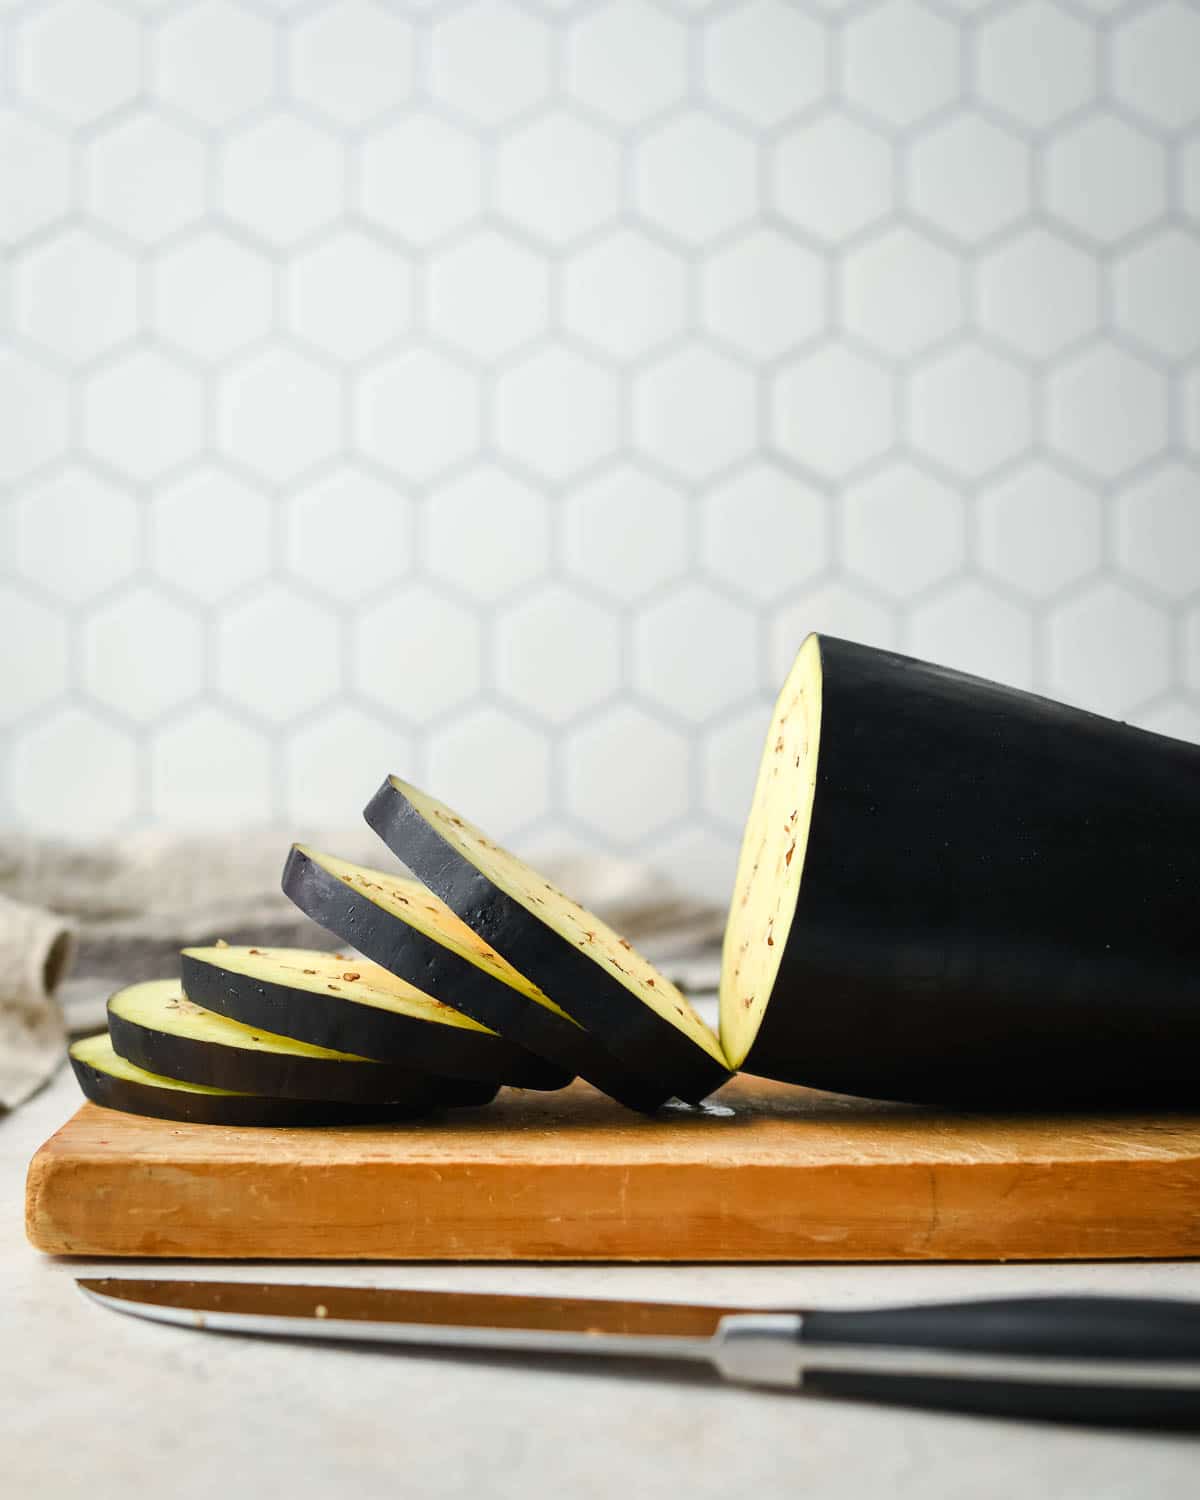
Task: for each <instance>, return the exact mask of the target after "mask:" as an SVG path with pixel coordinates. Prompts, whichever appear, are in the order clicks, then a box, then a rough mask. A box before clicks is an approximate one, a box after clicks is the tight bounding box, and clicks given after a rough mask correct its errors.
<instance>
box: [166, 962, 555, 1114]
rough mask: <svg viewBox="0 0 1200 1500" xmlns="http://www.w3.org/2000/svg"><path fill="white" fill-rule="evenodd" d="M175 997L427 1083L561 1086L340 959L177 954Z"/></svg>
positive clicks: (392, 983)
mask: <svg viewBox="0 0 1200 1500" xmlns="http://www.w3.org/2000/svg"><path fill="white" fill-rule="evenodd" d="M180 972H181V974H182V977H183V992H184V994H185V995H186V996H187V997H188V999H189V1000H192V1001H194V1002H195V1003H196V1004H197V1005H200V1006H203V1007H204V1008H205V1009H206V1010H213V1011H217V1012H218V1013H219V1014H220V1015H222V1016H228V1017H229V1019H230V1020H232V1021H240V1022H241V1023H242V1024H243V1025H244V1026H252V1027H255V1028H261V1029H262V1030H264V1031H270V1032H273V1033H274V1034H275V1035H277V1036H284V1037H292V1038H294V1039H295V1040H296V1041H301V1042H308V1043H310V1044H311V1045H312V1046H314V1047H326V1048H330V1049H332V1050H333V1051H334V1052H342V1053H346V1052H348V1053H352V1054H353V1055H355V1056H356V1057H365V1058H370V1059H371V1060H372V1061H374V1062H382V1063H398V1064H400V1065H401V1066H403V1067H406V1068H410V1069H412V1070H414V1071H417V1072H422V1073H429V1074H432V1075H434V1076H435V1077H444V1078H460V1079H470V1080H473V1081H475V1082H480V1083H491V1084H502V1083H507V1084H513V1085H515V1086H517V1087H519V1088H531V1089H557V1088H561V1087H563V1085H564V1084H566V1083H568V1082H569V1081H570V1080H569V1078H568V1077H565V1076H564V1075H563V1074H562V1073H561V1072H560V1071H559V1070H557V1069H554V1068H551V1067H549V1066H548V1065H547V1064H546V1063H544V1062H542V1060H541V1059H540V1058H537V1057H534V1056H532V1054H530V1053H528V1052H526V1051H525V1050H524V1049H523V1048H521V1047H518V1046H516V1045H515V1044H514V1043H513V1042H510V1041H507V1040H506V1039H505V1038H504V1037H502V1036H497V1034H496V1033H495V1032H494V1031H490V1030H489V1029H488V1028H487V1027H486V1026H481V1025H480V1024H479V1022H478V1021H474V1020H472V1019H471V1017H470V1016H465V1015H462V1014H461V1013H460V1012H459V1011H457V1010H455V1009H453V1008H452V1007H451V1006H449V1005H446V1004H444V1003H443V1002H441V1001H440V1000H435V999H433V998H432V997H431V996H429V995H427V994H424V993H423V992H422V991H420V990H418V989H416V988H415V987H414V986H413V985H411V984H408V983H406V982H405V981H404V980H402V979H397V978H396V976H395V975H393V974H389V973H388V972H387V971H386V970H385V969H381V968H380V967H379V965H378V964H374V963H370V962H369V961H368V960H366V959H362V958H350V957H347V956H346V955H345V954H344V953H319V952H316V951H315V950H312V949H308V948H231V947H226V946H217V947H212V948H185V949H184V950H183V952H182V953H181V955H180Z"/></svg>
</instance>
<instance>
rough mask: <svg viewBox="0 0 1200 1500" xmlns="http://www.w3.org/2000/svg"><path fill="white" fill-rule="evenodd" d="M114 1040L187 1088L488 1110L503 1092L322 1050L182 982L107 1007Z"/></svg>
mask: <svg viewBox="0 0 1200 1500" xmlns="http://www.w3.org/2000/svg"><path fill="white" fill-rule="evenodd" d="M108 1034H109V1036H110V1037H111V1039H112V1044H113V1049H114V1050H115V1052H116V1053H117V1055H118V1056H119V1057H123V1058H124V1059H125V1060H126V1061H127V1062H131V1063H133V1064H134V1065H135V1066H137V1067H139V1068H144V1069H145V1070H146V1071H147V1072H149V1073H158V1074H161V1075H163V1076H165V1077H167V1078H175V1079H178V1080H179V1081H180V1082H181V1083H201V1084H205V1085H207V1086H208V1087H210V1088H219V1089H227V1090H229V1091H231V1092H233V1093H245V1094H265V1095H268V1096H270V1097H271V1098H275V1099H326V1100H342V1101H344V1102H346V1103H361V1104H366V1103H370V1102H376V1103H383V1102H386V1101H388V1100H393V1099H400V1100H408V1099H414V1100H419V1099H422V1098H426V1097H427V1098H428V1099H429V1101H430V1103H431V1104H437V1105H443V1106H447V1107H450V1106H454V1105H460V1104H469V1105H475V1104H486V1103H488V1102H489V1101H490V1100H491V1099H494V1098H495V1096H496V1093H497V1089H498V1086H497V1085H496V1084H494V1083H475V1082H472V1081H471V1080H469V1079H455V1078H436V1077H433V1076H431V1075H427V1074H423V1073H421V1072H420V1071H419V1070H414V1069H413V1068H411V1067H402V1066H400V1065H398V1064H396V1063H381V1062H376V1061H374V1060H373V1059H370V1058H365V1057H359V1056H356V1055H355V1054H353V1053H350V1052H337V1051H334V1050H333V1049H331V1048H328V1047H316V1046H313V1045H312V1044H311V1043H310V1042H299V1041H296V1040H295V1039H294V1038H293V1037H286V1036H279V1035H277V1034H275V1033H273V1032H270V1031H262V1030H259V1029H257V1028H255V1027H253V1026H246V1025H243V1024H242V1022H240V1021H231V1020H230V1019H229V1018H228V1017H227V1016H223V1015H220V1014H218V1013H217V1012H216V1011H212V1010H205V1009H204V1008H203V1006H200V1005H197V1004H196V1003H195V1002H194V1001H192V1000H189V999H188V998H187V996H186V995H185V994H184V993H183V988H182V986H181V985H180V983H179V981H178V980H177V979H151V980H146V981H145V982H143V983H141V984H133V985H129V986H128V987H127V988H125V989H122V990H118V991H117V993H116V994H115V995H113V996H112V997H111V999H110V1000H109V1002H108Z"/></svg>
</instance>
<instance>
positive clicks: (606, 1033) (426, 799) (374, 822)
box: [364, 776, 729, 1102]
mask: <svg viewBox="0 0 1200 1500" xmlns="http://www.w3.org/2000/svg"><path fill="white" fill-rule="evenodd" d="M364 815H365V817H366V820H367V822H368V823H369V824H370V825H371V827H372V828H373V829H374V830H375V832H376V833H378V834H379V836H380V838H382V839H383V841H384V843H386V844H387V845H388V847H389V848H390V849H391V850H392V852H393V853H394V854H395V855H396V856H397V857H398V858H399V859H401V860H402V861H403V862H404V863H405V864H406V865H408V867H409V868H410V869H411V870H413V871H414V872H415V873H416V874H417V875H418V876H419V877H420V879H421V880H422V881H423V882H424V883H425V884H426V885H427V886H429V888H430V889H431V890H432V891H433V892H434V893H435V894H436V895H438V896H440V897H441V899H442V900H443V901H444V902H445V903H446V904H447V905H448V906H449V907H450V908H451V910H452V911H454V912H455V913H456V914H457V915H458V916H459V917H461V918H462V920H463V921H464V922H465V923H466V924H467V926H468V927H470V928H472V929H473V931H475V932H476V933H477V934H478V935H479V937H481V938H482V939H483V940H484V942H485V943H487V944H488V945H489V947H491V948H494V949H495V950H496V951H497V952H498V953H501V954H503V956H504V957H505V958H506V959H508V961H509V962H510V963H511V964H512V965H513V966H514V967H515V968H517V969H518V970H519V971H520V972H521V973H522V974H524V975H525V976H526V977H527V978H528V979H531V980H532V981H533V982H534V983H535V984H536V985H538V986H539V988H540V989H542V990H543V991H545V992H546V993H547V994H550V995H553V997H554V999H555V1000H556V1001H557V1002H558V1003H559V1005H561V1006H562V1007H563V1008H564V1009H565V1010H567V1011H568V1012H569V1013H570V1014H571V1015H572V1016H573V1017H574V1018H575V1020H577V1021H578V1022H579V1023H580V1025H581V1026H583V1027H585V1028H586V1029H588V1030H590V1031H593V1032H594V1033H595V1034H596V1036H597V1037H598V1038H600V1039H601V1040H602V1041H603V1043H604V1045H605V1047H606V1048H607V1049H608V1050H609V1051H610V1052H611V1053H612V1054H613V1055H614V1056H616V1057H618V1058H619V1059H620V1060H621V1062H622V1063H623V1064H624V1065H625V1066H626V1067H627V1068H628V1069H629V1071H630V1072H631V1073H634V1074H635V1075H637V1076H639V1077H641V1078H642V1079H644V1080H645V1081H646V1082H647V1083H648V1084H649V1085H650V1086H651V1088H653V1089H655V1090H661V1089H665V1090H666V1091H667V1092H668V1093H669V1094H675V1095H678V1096H679V1097H680V1098H681V1099H687V1100H690V1101H693V1102H696V1101H698V1100H700V1099H703V1098H704V1097H705V1096H706V1095H708V1094H710V1093H712V1091H713V1090H714V1089H717V1088H719V1087H720V1086H721V1084H723V1083H724V1082H725V1081H726V1080H727V1079H728V1077H729V1067H728V1065H727V1063H726V1061H725V1058H724V1055H723V1054H722V1051H721V1048H720V1044H719V1043H718V1041H717V1039H716V1037H715V1036H714V1035H713V1034H712V1032H711V1031H710V1030H709V1028H708V1027H707V1026H706V1025H705V1024H704V1022H703V1021H702V1020H701V1018H700V1017H699V1016H698V1015H697V1014H696V1012H695V1011H694V1010H693V1009H692V1007H691V1006H690V1005H689V1003H688V1001H687V1000H686V998H685V997H684V996H683V994H682V993H681V992H680V991H679V990H678V989H677V988H676V987H675V985H673V984H672V983H671V982H670V980H668V979H667V978H666V977H665V976H664V975H663V974H661V973H659V971H658V970H657V969H655V968H654V966H653V965H652V964H650V963H649V962H648V961H647V960H646V959H645V958H643V957H642V955H641V954H639V953H638V952H637V950H636V949H635V948H633V947H632V945H631V944H630V943H628V942H627V941H626V940H625V939H624V938H622V937H621V936H620V935H619V934H618V933H616V932H613V931H612V929H611V928H609V927H608V926H606V925H605V923H603V922H602V921H600V919H599V918H598V917H596V916H594V915H593V914H592V913H591V912H589V911H586V910H585V909H584V908H583V907H581V906H579V905H578V903H576V902H575V901H572V900H571V899H570V897H568V896H566V895H564V894H563V893H562V892H561V891H559V890H556V889H555V887H554V886H553V885H551V883H550V882H549V881H548V880H546V879H544V878H543V877H542V876H541V875H540V874H539V873H538V872H537V871H536V870H534V869H533V868H531V867H530V866H529V865H527V864H526V863H525V862H524V861H523V860H521V859H519V858H518V857H517V856H516V855H515V854H512V853H511V852H510V851H508V850H507V849H504V848H501V847H500V846H499V845H498V844H496V843H494V842H493V841H492V840H491V839H489V838H487V837H486V836H485V835H484V834H483V833H482V832H481V831H480V830H479V829H478V828H476V827H474V826H473V825H472V824H471V823H469V822H467V821H466V819H464V818H462V817H460V816H459V815H458V814H457V813H455V812H453V811H452V810H451V809H450V808H449V807H447V806H446V805H445V804H444V803H442V802H439V801H438V800H437V799H436V798H435V797H431V796H429V795H428V794H426V793H424V792H421V791H419V790H418V789H417V788H416V787H413V786H410V785H409V784H408V783H407V782H404V781H401V780H400V779H399V778H398V777H395V776H392V777H389V778H388V779H387V781H385V782H384V784H383V785H382V787H380V789H379V791H378V792H377V793H376V794H375V796H374V797H373V798H372V800H371V802H370V803H369V804H368V806H367V808H366V809H365V813H364Z"/></svg>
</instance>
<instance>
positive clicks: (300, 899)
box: [283, 844, 670, 1112]
mask: <svg viewBox="0 0 1200 1500" xmlns="http://www.w3.org/2000/svg"><path fill="white" fill-rule="evenodd" d="M283 889H284V891H285V892H286V893H287V895H288V896H289V897H290V898H291V899H292V900H293V901H294V902H295V903H296V905H297V906H298V907H299V908H300V910H301V911H303V912H304V913H305V914H306V915H307V916H310V917H311V918H312V919H313V921H314V922H318V923H320V925H321V926H323V927H327V928H328V929H329V930H330V931H331V932H333V933H335V934H336V935H337V936H338V937H339V938H341V939H342V940H343V942H346V943H352V944H353V945H354V947H355V948H356V949H357V950H358V951H359V952H360V953H364V954H366V956H367V957H368V958H370V959H373V960H374V961H375V962H376V963H378V964H380V965H381V966H382V967H383V968H385V969H387V970H388V971H389V972H390V973H392V974H395V975H396V976H397V977H398V978H400V979H403V980H408V981H409V982H410V983H412V984H416V985H418V986H419V987H420V988H421V990H422V991H424V992H425V993H426V994H428V995H431V996H433V997H435V998H436V999H439V1000H445V1001H446V1002H447V1003H448V1004H450V1005H453V1006H454V1008H455V1009H456V1010H458V1011H461V1012H462V1013H463V1014H464V1015H468V1016H471V1017H473V1018H474V1019H475V1020H476V1021H478V1022H480V1023H482V1024H483V1025H484V1026H488V1027H490V1028H492V1029H493V1030H494V1031H497V1032H499V1033H500V1034H501V1036H505V1037H508V1038H509V1040H510V1041H513V1042H516V1043H517V1044H519V1045H520V1046H522V1047H524V1048H526V1049H527V1050H528V1051H529V1052H532V1053H535V1054H536V1055H537V1056H538V1057H541V1058H544V1059H545V1060H546V1062H547V1063H550V1064H553V1065H555V1066H557V1067H559V1068H562V1069H564V1070H565V1072H566V1073H567V1074H575V1073H578V1074H579V1075H580V1077H582V1078H586V1079H587V1080H588V1082H589V1083H592V1084H594V1085H595V1086H596V1087H597V1088H598V1089H601V1090H602V1091H603V1092H604V1093H606V1094H608V1095H609V1096H610V1097H611V1098H613V1099H616V1100H618V1101H619V1102H620V1103H622V1104H624V1105H627V1106H628V1107H629V1108H630V1109H636V1110H643V1111H646V1112H649V1111H652V1110H654V1109H656V1108H657V1107H658V1106H659V1105H660V1104H663V1103H664V1102H665V1101H666V1100H667V1099H668V1098H669V1097H670V1090H669V1089H667V1090H664V1089H663V1088H661V1087H657V1088H656V1087H652V1086H651V1085H650V1084H649V1083H647V1082H646V1081H645V1080H644V1079H640V1078H638V1077H636V1076H635V1075H634V1074H633V1073H631V1072H630V1071H629V1069H628V1068H626V1067H625V1066H624V1065H623V1064H622V1062H621V1061H619V1060H618V1059H617V1058H616V1057H614V1056H613V1055H612V1053H611V1052H609V1051H608V1050H607V1048H606V1047H605V1046H604V1045H603V1043H602V1042H600V1041H599V1040H597V1038H595V1037H594V1036H592V1035H591V1034H590V1033H589V1032H587V1031H585V1030H584V1029H583V1027H581V1026H580V1025H579V1023H578V1021H576V1020H574V1019H573V1018H572V1017H571V1016H569V1015H568V1014H567V1013H566V1011H565V1010H563V1009H562V1008H561V1006H559V1005H556V1004H555V1002H554V1001H553V1000H552V999H551V998H550V997H549V996H548V995H546V994H545V993H544V992H543V991H542V990H540V989H539V988H538V987H537V985H536V984H533V983H532V982H531V981H530V980H529V979H527V978H526V977H525V975H524V974H521V973H519V972H518V971H517V970H516V969H514V968H513V966H512V965H511V964H510V963H509V962H508V961H507V960H506V959H504V958H502V957H501V955H500V954H499V953H497V952H496V951H495V949H493V948H492V947H490V946H489V945H488V944H487V943H486V942H484V941H483V939H482V938H480V937H479V936H478V935H477V934H476V933H474V932H473V931H472V930H471V928H470V927H468V926H467V924H466V923H465V922H463V921H462V920H461V919H460V918H459V917H457V916H455V914H454V913H453V912H452V911H451V910H450V908H449V907H448V906H447V905H446V904H445V902H444V901H441V900H440V899H439V898H438V897H437V896H436V895H434V894H433V892H432V891H430V890H428V889H427V888H426V887H425V886H424V885H422V884H421V882H420V881H418V880H410V879H404V878H403V877H401V876H398V875H388V874H384V873H383V871H381V870H372V869H368V868H367V867H366V866H364V865H355V864H351V863H350V861H349V860H344V859H338V858H337V857H336V856H335V855H332V854H322V853H319V852H318V851H317V850H315V849H309V848H306V847H305V846H304V845H302V844H297V845H296V846H295V847H294V848H293V849H292V851H291V854H290V855H289V856H288V861H287V864H286V866H285V867H284V872H283Z"/></svg>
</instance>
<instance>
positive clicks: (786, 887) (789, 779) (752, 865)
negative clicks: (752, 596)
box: [721, 635, 821, 1068]
mask: <svg viewBox="0 0 1200 1500" xmlns="http://www.w3.org/2000/svg"><path fill="white" fill-rule="evenodd" d="M820 743H821V652H820V648H819V646H818V643H817V637H816V636H815V635H810V636H809V637H808V639H807V640H806V641H805V642H804V644H803V645H802V646H801V648H800V653H799V655H798V656H797V657H796V660H795V663H794V665H793V666H792V669H791V671H790V672H789V673H788V677H787V681H786V682H785V683H784V685H783V689H782V691H781V692H780V694H779V698H778V701H777V702H776V704H775V711H774V713H773V715H772V717H771V727H770V729H769V731H768V733H767V745H766V749H765V750H764V752H763V757H762V762H761V764H760V767H759V772H758V781H757V784H756V789H755V793H754V800H753V802H752V803H751V807H750V815H749V817H748V818H747V820H746V826H745V830H744V832H743V835H742V848H741V853H740V855H739V857H738V869H737V877H736V880H735V881H734V899H733V905H732V907H731V908H730V912H729V918H728V923H727V925H726V929H725V947H724V953H723V955H722V974H721V997H722V998H721V1045H722V1047H723V1049H724V1051H725V1056H726V1057H727V1058H728V1059H729V1061H730V1063H731V1064H732V1065H733V1066H734V1067H735V1068H740V1067H741V1066H742V1064H743V1063H744V1062H745V1060H746V1054H747V1053H748V1052H749V1051H750V1048H751V1046H752V1045H753V1043H754V1038H755V1037H756V1036H757V1035H758V1028H759V1026H760V1025H761V1024H762V1018H763V1014H764V1012H765V1010H766V1006H767V1001H768V999H769V998H770V996H771V992H772V990H773V989H774V986H775V978H776V975H777V974H778V972H779V963H780V960H781V959H782V957H783V954H784V950H785V949H786V947H787V941H788V934H789V933H790V932H791V928H792V917H793V915H794V913H795V910H796V898H797V896H798V895H799V892H800V882H801V879H802V877H803V874H804V856H805V851H806V850H807V848H808V829H809V823H810V821H811V819H812V809H813V797H814V795H815V792H816V781H817V755H818V751H819V748H820Z"/></svg>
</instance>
